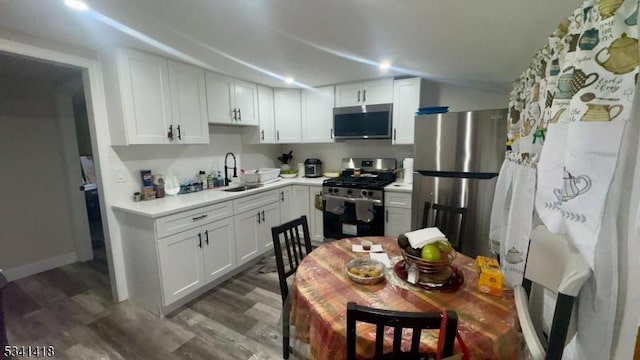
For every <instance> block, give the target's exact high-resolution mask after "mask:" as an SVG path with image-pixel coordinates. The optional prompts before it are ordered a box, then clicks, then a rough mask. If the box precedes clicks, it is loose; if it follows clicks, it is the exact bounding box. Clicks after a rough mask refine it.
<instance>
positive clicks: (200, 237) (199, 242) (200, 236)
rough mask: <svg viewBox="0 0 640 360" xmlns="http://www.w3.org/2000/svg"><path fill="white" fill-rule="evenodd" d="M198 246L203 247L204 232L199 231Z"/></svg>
mask: <svg viewBox="0 0 640 360" xmlns="http://www.w3.org/2000/svg"><path fill="white" fill-rule="evenodd" d="M198 247H199V248H202V234H201V233H198Z"/></svg>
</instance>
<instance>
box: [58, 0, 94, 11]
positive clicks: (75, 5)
mask: <svg viewBox="0 0 640 360" xmlns="http://www.w3.org/2000/svg"><path fill="white" fill-rule="evenodd" d="M64 4H65V5H67V6H68V7H70V8H72V9H74V10H80V11H84V10H88V9H89V5H87V3H86V2H84V1H81V0H64Z"/></svg>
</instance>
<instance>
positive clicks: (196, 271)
mask: <svg viewBox="0 0 640 360" xmlns="http://www.w3.org/2000/svg"><path fill="white" fill-rule="evenodd" d="M198 234H200V229H193V230H188V231H184V232H181V233H179V234H176V235H173V236H169V237H166V238H164V239H162V240H160V241H159V242H158V254H159V255H160V273H161V276H162V294H163V297H164V301H163V302H164V304H165V305H168V304H171V303H172V302H174V301H176V300H178V299H180V298H182V297H183V296H185V295H187V294H189V293H191V292H192V291H194V290H196V289H198V288H199V287H201V286H202V285H203V283H204V269H203V268H202V248H200V247H199V244H198Z"/></svg>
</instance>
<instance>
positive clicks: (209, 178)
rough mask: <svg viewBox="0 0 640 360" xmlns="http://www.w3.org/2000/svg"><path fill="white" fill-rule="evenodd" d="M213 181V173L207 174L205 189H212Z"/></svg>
mask: <svg viewBox="0 0 640 360" xmlns="http://www.w3.org/2000/svg"><path fill="white" fill-rule="evenodd" d="M214 185H215V184H214V183H213V174H211V173H209V174H207V189H213V188H214V187H215V186H214Z"/></svg>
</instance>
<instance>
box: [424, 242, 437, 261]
mask: <svg viewBox="0 0 640 360" xmlns="http://www.w3.org/2000/svg"><path fill="white" fill-rule="evenodd" d="M422 258H423V259H425V260H427V261H438V260H440V249H438V246H436V245H435V244H428V245H425V246H423V247H422Z"/></svg>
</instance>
